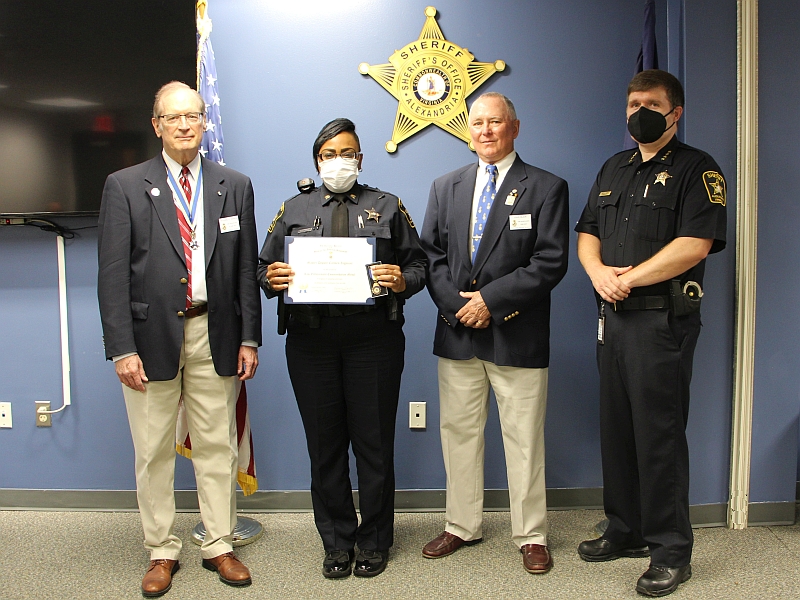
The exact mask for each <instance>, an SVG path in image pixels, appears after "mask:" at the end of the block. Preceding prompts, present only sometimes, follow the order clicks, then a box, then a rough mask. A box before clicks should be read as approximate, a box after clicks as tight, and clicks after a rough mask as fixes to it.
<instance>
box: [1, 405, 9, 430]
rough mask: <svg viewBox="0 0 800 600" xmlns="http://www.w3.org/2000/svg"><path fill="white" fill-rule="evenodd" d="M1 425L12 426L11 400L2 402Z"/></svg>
mask: <svg viewBox="0 0 800 600" xmlns="http://www.w3.org/2000/svg"><path fill="white" fill-rule="evenodd" d="M0 427H6V428H9V429H10V428H11V402H0Z"/></svg>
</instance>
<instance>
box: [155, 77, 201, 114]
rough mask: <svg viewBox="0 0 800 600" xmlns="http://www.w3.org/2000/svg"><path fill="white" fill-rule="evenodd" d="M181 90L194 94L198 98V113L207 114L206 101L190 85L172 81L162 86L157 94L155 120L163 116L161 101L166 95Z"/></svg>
mask: <svg viewBox="0 0 800 600" xmlns="http://www.w3.org/2000/svg"><path fill="white" fill-rule="evenodd" d="M179 89H187V90H189V91H190V92H194V94H195V96H197V104H198V105H199V110H198V112H201V113H203V114H205V112H206V101H205V100H203V97H202V96H201V95H200V94H199V93H198V92H197V91H196V90H194V89H193V88H190V87H189V86H188V85H186V84H185V83H183V82H182V81H170V82H169V83H165V84H164V85H162V86H161V88H160V89H159V90H158V91H157V92H156V100H155V102H153V118H154V119H157V118H158V117H159V115H160V114H161V100H162V99H163V98H164V96H165V95H166V94H169V93H170V92H174V91H175V90H179Z"/></svg>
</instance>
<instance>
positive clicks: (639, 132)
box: [628, 106, 675, 144]
mask: <svg viewBox="0 0 800 600" xmlns="http://www.w3.org/2000/svg"><path fill="white" fill-rule="evenodd" d="M673 110H675V108H673V109H672V110H671V111H669V112H668V113H667V115H668V114H670V113H671V112H672V111H673ZM667 115H662V114H661V113H660V112H657V111H655V110H650V109H649V108H647V107H645V106H641V107H639V110H637V111H636V112H635V113H633V114H632V115H631V116H630V118H629V119H628V131H629V132H630V134H631V135H632V136H633V139H635V140H636V141H637V142H639V143H640V144H652V143H653V142H655V141H656V140H658V139H659V138H660V137H661V136H662V135H664V132H665V131H666V130H667V129H669V127H667ZM672 125H675V123H672ZM672 125H670V127H672Z"/></svg>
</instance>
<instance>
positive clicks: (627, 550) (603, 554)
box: [578, 538, 650, 562]
mask: <svg viewBox="0 0 800 600" xmlns="http://www.w3.org/2000/svg"><path fill="white" fill-rule="evenodd" d="M578 554H579V555H580V557H581V558H582V559H583V560H585V561H587V562H604V561H607V560H615V559H617V558H645V557H648V556H650V549H649V548H648V547H647V546H623V545H620V544H615V543H613V542H611V541H609V540H607V539H606V538H597V539H596V540H586V541H585V542H581V543H580V544H579V545H578Z"/></svg>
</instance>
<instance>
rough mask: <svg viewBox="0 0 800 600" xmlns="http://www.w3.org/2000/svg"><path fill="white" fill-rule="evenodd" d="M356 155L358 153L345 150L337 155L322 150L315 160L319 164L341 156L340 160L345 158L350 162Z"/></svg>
mask: <svg viewBox="0 0 800 600" xmlns="http://www.w3.org/2000/svg"><path fill="white" fill-rule="evenodd" d="M358 155H359V153H358V152H356V151H355V150H345V151H344V152H341V153H339V154H337V153H336V152H334V151H333V150H323V151H322V152H320V153H319V154H317V158H318V159H319V160H320V162H325V161H326V160H333V159H334V158H336V157H337V156H341V157H342V158H347V159H350V160H352V159H354V158H357V157H358Z"/></svg>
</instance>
